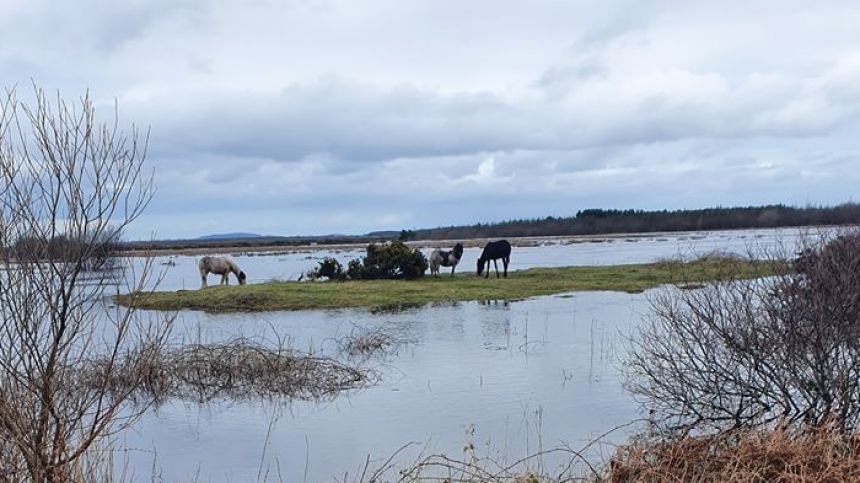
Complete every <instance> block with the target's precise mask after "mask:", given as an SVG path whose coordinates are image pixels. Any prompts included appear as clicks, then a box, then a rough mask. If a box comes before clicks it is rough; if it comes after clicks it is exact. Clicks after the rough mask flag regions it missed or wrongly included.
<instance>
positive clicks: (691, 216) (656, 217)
mask: <svg viewBox="0 0 860 483" xmlns="http://www.w3.org/2000/svg"><path fill="white" fill-rule="evenodd" d="M849 224H860V204H857V203H844V204H841V205H837V206H832V207H811V206H810V207H804V208H798V207H794V206H787V205H781V204H780V205H767V206H746V207H734V208H723V207H717V208H705V209H700V210H656V211H646V210H632V209H631V210H603V209H585V210H580V211H578V212H577V213H576V214H575V215H574V216H569V217H555V216H548V217H546V218H534V219H522V220H510V221H503V222H500V223H477V224H474V225H466V226H449V227H442V228H431V229H421V230H414V231H410V237H411V238H413V239H418V240H434V239H435V240H439V239H464V238H498V237H517V236H564V235H596V234H607V233H637V232H659V231H698V230H734V229H743V228H777V227H790V226H816V225H849Z"/></svg>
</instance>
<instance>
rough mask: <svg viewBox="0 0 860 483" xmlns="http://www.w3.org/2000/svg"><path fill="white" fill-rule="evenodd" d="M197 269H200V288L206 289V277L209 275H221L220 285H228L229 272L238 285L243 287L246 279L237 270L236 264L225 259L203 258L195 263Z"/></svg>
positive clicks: (241, 272)
mask: <svg viewBox="0 0 860 483" xmlns="http://www.w3.org/2000/svg"><path fill="white" fill-rule="evenodd" d="M197 268H199V269H200V281H201V282H202V287H201V288H206V286H207V285H206V276H207V275H209V274H210V273H214V274H215V275H221V285H230V272H232V273H234V274H235V275H236V278H237V279H238V280H239V285H245V279H247V278H248V277H247V276H246V275H245V272H243V271H241V270H239V265H236V262H234V261H233V260H230V259H229V258H225V257H203V258H201V259H200V262H198V263H197Z"/></svg>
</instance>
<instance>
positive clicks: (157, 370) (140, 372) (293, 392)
mask: <svg viewBox="0 0 860 483" xmlns="http://www.w3.org/2000/svg"><path fill="white" fill-rule="evenodd" d="M143 355H144V358H143V360H141V361H133V360H129V359H127V358H124V359H122V360H121V361H118V363H117V361H114V362H113V368H112V370H111V367H110V364H111V362H110V361H107V360H98V361H94V362H93V363H92V364H90V365H89V366H87V367H86V368H85V370H84V371H83V374H82V377H83V379H84V382H85V385H89V384H91V383H92V381H101V380H104V379H105V378H106V377H108V375H107V373H108V371H110V374H109V375H110V380H109V387H110V388H111V390H112V391H113V392H119V393H126V392H129V391H133V397H134V399H135V400H141V399H142V400H143V401H150V400H153V399H154V400H156V401H159V402H160V401H164V400H167V399H184V400H191V401H197V402H208V401H212V400H216V399H227V398H229V399H234V400H236V399H254V398H296V399H319V398H326V397H328V396H334V395H336V394H337V393H339V392H341V391H346V390H350V389H356V388H360V387H364V386H365V385H367V384H369V382H370V376H371V374H369V373H368V371H364V370H361V369H359V368H356V367H351V366H348V365H345V364H342V363H340V362H338V361H336V360H334V359H331V358H328V357H321V356H315V355H313V354H307V353H303V352H300V351H297V350H295V349H292V348H289V347H286V346H285V345H283V344H279V345H276V346H268V345H266V344H262V343H259V342H255V341H252V340H250V339H246V338H237V339H233V340H230V341H226V342H218V343H207V344H203V343H198V344H188V345H183V346H181V347H171V348H169V349H164V350H160V351H151V352H148V353H145V354H143ZM141 381H142V383H141Z"/></svg>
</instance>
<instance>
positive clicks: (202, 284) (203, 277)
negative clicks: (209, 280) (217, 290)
mask: <svg viewBox="0 0 860 483" xmlns="http://www.w3.org/2000/svg"><path fill="white" fill-rule="evenodd" d="M206 287H207V285H206V274H205V273H203V271H201V272H200V288H206Z"/></svg>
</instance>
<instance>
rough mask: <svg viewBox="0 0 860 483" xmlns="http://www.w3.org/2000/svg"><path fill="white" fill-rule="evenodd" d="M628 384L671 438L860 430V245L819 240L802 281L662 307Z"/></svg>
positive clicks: (659, 299) (728, 286)
mask: <svg viewBox="0 0 860 483" xmlns="http://www.w3.org/2000/svg"><path fill="white" fill-rule="evenodd" d="M650 302H651V308H652V311H653V317H652V318H651V319H650V320H649V322H648V323H647V324H646V325H645V327H644V328H643V329H642V331H641V333H640V334H639V337H638V338H637V339H636V340H635V342H634V347H633V349H632V355H631V357H630V361H629V364H628V365H627V367H628V369H629V377H628V385H629V387H630V389H631V390H632V391H633V392H634V393H635V394H636V395H637V396H638V397H640V399H641V400H643V402H644V403H645V405H646V407H647V408H648V409H650V411H651V413H652V416H653V419H654V422H655V423H656V424H657V425H658V427H660V428H661V429H664V430H670V431H689V430H691V429H696V430H697V431H721V430H726V429H731V428H739V427H754V426H759V425H767V424H769V423H773V422H775V421H778V420H781V421H784V422H786V423H787V424H792V423H804V424H809V425H813V426H814V425H819V424H822V423H823V422H824V421H827V420H830V418H832V419H833V420H834V421H835V422H836V424H837V425H838V426H839V427H840V428H841V429H842V430H851V429H854V428H856V427H857V424H858V422H860V235H858V234H857V233H856V232H854V233H846V234H843V235H842V236H839V237H836V238H827V237H825V236H822V237H820V238H818V239H817V240H814V241H808V242H807V246H806V248H805V249H804V250H803V251H802V255H801V256H800V257H799V258H798V259H797V260H795V263H794V270H785V271H783V272H782V273H778V274H777V275H776V276H774V277H771V278H767V279H755V280H739V279H738V278H737V277H729V278H725V279H722V280H721V281H718V282H713V283H709V284H707V285H706V286H705V287H704V288H702V289H700V290H688V291H679V290H676V289H672V288H667V289H665V290H662V291H659V292H657V295H655V296H653V297H652V298H651V301H650Z"/></svg>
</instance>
